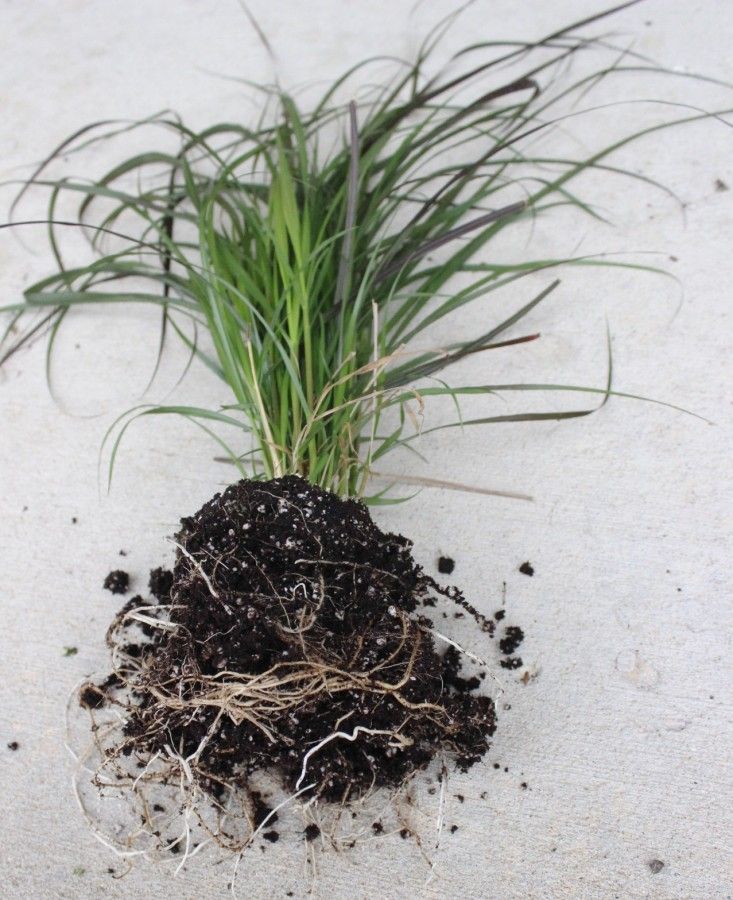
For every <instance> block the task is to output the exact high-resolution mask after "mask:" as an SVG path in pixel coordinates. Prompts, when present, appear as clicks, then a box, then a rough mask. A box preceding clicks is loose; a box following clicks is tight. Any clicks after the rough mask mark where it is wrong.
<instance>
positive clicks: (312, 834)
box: [303, 822, 321, 842]
mask: <svg viewBox="0 0 733 900" xmlns="http://www.w3.org/2000/svg"><path fill="white" fill-rule="evenodd" d="M320 833H321V829H320V828H319V827H318V826H317V825H316V823H315V822H311V823H310V825H307V826H306V828H305V831H304V832H303V835H304V836H305V839H306V840H307V841H309V842H310V841H315V839H316V838H317V837H318V835H319V834H320Z"/></svg>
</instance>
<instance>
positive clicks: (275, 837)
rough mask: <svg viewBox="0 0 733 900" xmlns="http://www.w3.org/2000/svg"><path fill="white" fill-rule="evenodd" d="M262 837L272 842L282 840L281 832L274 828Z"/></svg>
mask: <svg viewBox="0 0 733 900" xmlns="http://www.w3.org/2000/svg"><path fill="white" fill-rule="evenodd" d="M262 837H263V838H264V839H265V840H266V841H269V842H270V843H271V844H276V843H277V842H278V841H279V840H280V832H279V831H275V830H274V829H272V830H271V831H265V832H264V833H263V835H262Z"/></svg>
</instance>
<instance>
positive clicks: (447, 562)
mask: <svg viewBox="0 0 733 900" xmlns="http://www.w3.org/2000/svg"><path fill="white" fill-rule="evenodd" d="M455 567H456V562H455V560H454V559H451V558H450V556H441V557H439V558H438V571H439V572H440V574H441V575H450V574H451V572H452V571H453V569H455Z"/></svg>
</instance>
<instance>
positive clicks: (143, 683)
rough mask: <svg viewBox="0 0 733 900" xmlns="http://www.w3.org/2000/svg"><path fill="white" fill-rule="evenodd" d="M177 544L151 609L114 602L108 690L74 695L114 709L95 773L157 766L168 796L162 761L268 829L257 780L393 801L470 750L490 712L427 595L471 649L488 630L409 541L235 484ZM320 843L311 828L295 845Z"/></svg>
mask: <svg viewBox="0 0 733 900" xmlns="http://www.w3.org/2000/svg"><path fill="white" fill-rule="evenodd" d="M176 543H177V545H178V547H179V550H178V553H177V558H176V563H175V567H174V569H173V572H167V571H166V570H165V569H156V570H154V571H153V572H152V573H151V579H150V590H151V592H152V593H153V594H154V595H155V596H156V598H157V599H158V600H165V601H166V602H165V603H161V604H160V605H157V604H153V605H152V606H151V605H147V606H146V609H145V613H144V617H143V616H140V615H139V614H138V613H137V612H136V610H137V609H138V608H139V607H140V606H141V605H143V606H145V605H146V604H145V601H142V602H141V600H142V598H139V597H135V598H133V599H132V600H130V601H129V602H128V603H126V604H125V606H124V607H123V608H122V609H121V610H120V612H119V613H118V615H117V617H116V619H115V621H114V622H113V625H112V627H111V628H110V630H109V632H108V643H109V645H110V647H111V648H112V650H113V651H114V659H115V660H116V661H117V667H116V668H115V671H114V672H113V674H112V676H111V678H112V679H113V681H111V682H110V680H109V679H108V680H107V682H104V683H103V685H102V686H97V685H94V684H92V683H91V682H87V683H86V684H85V685H84V686H83V687H82V689H81V691H80V695H79V700H80V703H81V705H82V706H85V707H86V708H88V709H90V710H95V709H97V708H98V707H99V706H100V705H103V704H105V703H106V702H108V701H110V700H112V699H113V700H114V702H115V704H116V707H115V708H120V709H121V710H124V713H125V715H124V725H122V726H120V728H119V729H118V732H119V733H117V734H116V736H115V737H114V739H112V738H110V740H109V744H108V745H107V748H106V751H105V752H106V761H105V762H106V765H108V766H109V770H110V771H115V772H117V771H119V770H120V768H122V767H124V766H125V761H126V760H127V765H128V767H129V766H131V765H137V764H138V763H142V764H143V766H144V765H145V764H147V762H149V760H151V759H152V758H153V757H156V758H157V759H159V760H160V759H165V760H166V761H168V760H169V761H170V762H167V765H168V770H167V774H166V775H165V776H163V777H165V778H168V779H169V783H170V784H173V785H175V784H178V783H180V779H181V778H182V777H183V773H182V770H181V768H180V763H179V762H177V759H178V756H179V757H180V758H181V759H183V760H187V759H188V760H194V762H192V763H191V764H190V771H189V770H188V764H186V773H185V777H186V779H189V780H190V779H191V778H192V779H193V781H194V783H195V785H196V787H197V788H198V789H200V792H201V793H202V794H203V795H208V796H209V797H210V798H211V799H212V800H213V801H214V802H215V803H216V804H218V805H220V806H223V807H226V806H227V803H228V802H229V800H230V799H232V800H236V799H238V798H240V797H241V796H245V797H248V798H249V805H250V813H249V816H250V818H251V820H253V821H254V823H255V826H256V825H258V824H260V823H262V822H263V820H264V819H265V818H266V817H268V818H267V821H268V824H269V823H270V822H273V821H274V820H275V818H276V817H274V816H272V815H270V809H269V807H267V805H266V804H265V803H264V801H263V800H262V798H261V797H260V796H259V794H257V792H256V791H255V790H254V788H253V784H252V781H251V779H252V776H253V775H254V774H255V773H267V774H268V776H272V777H274V778H275V779H276V781H277V782H278V783H279V785H280V786H281V787H282V788H283V790H284V791H285V792H287V793H288V794H293V793H295V792H297V791H299V790H301V789H303V788H305V787H306V786H310V787H309V789H308V793H307V794H306V795H305V796H306V798H310V797H313V796H317V797H318V798H320V799H321V800H324V801H330V802H338V803H340V802H348V801H351V800H356V799H358V798H360V797H362V796H364V795H365V794H367V793H368V792H370V791H371V790H373V789H374V788H379V787H387V788H395V787H398V786H400V785H401V784H402V783H403V782H404V781H405V779H407V778H409V777H410V776H411V775H412V774H413V773H414V772H416V771H419V770H421V769H424V768H425V767H426V766H427V765H428V764H429V763H430V762H431V761H432V760H433V759H434V758H435V757H436V756H437V755H438V754H440V753H443V752H447V753H448V754H450V756H451V758H452V759H453V760H454V762H455V764H456V765H457V766H458V767H459V768H460V769H461V770H462V771H466V770H467V769H469V768H470V767H471V766H472V765H474V764H475V763H476V762H478V761H479V760H480V759H481V758H482V757H483V755H484V754H485V753H486V751H487V750H488V748H489V746H490V737H491V736H492V735H493V733H494V731H495V729H496V715H495V708H494V703H493V701H492V699H491V698H490V697H488V696H485V695H483V694H480V693H478V692H477V691H478V689H479V687H480V686H481V685H482V681H481V679H480V678H477V677H475V676H473V675H472V676H471V677H464V676H463V675H462V674H461V667H462V665H463V663H464V661H465V657H464V656H463V655H462V654H460V653H459V652H458V651H457V650H456V648H454V647H452V646H451V647H449V648H448V650H447V652H443V650H444V648H445V642H443V641H442V640H441V641H438V639H437V638H436V637H435V636H434V632H433V625H432V622H431V620H430V619H429V618H428V617H427V616H426V615H424V614H423V613H422V612H421V610H422V609H424V605H423V604H424V600H425V599H426V598H429V597H431V596H433V597H442V598H443V599H444V600H447V601H448V602H451V603H453V604H456V605H457V606H459V607H460V608H461V609H462V610H463V611H464V612H465V613H467V614H468V615H469V616H471V618H472V619H473V620H474V622H475V623H476V625H477V626H478V629H477V631H478V633H479V635H480V634H481V633H482V632H483V633H488V634H491V633H492V632H493V629H494V622H493V621H491V620H488V619H486V618H485V617H483V616H482V615H481V614H480V613H479V612H478V611H477V610H476V609H475V608H474V607H473V606H472V605H471V604H470V603H469V602H468V601H467V600H466V599H465V598H464V597H463V595H462V594H461V592H460V591H458V590H457V589H456V588H454V587H450V588H446V587H443V586H441V585H440V584H438V583H437V582H436V581H435V580H433V579H432V578H431V577H430V576H428V575H427V574H425V572H424V571H423V570H422V568H421V567H420V566H419V565H418V564H417V563H416V562H415V561H414V559H413V557H412V544H411V542H410V541H409V540H408V539H407V538H405V537H403V536H401V535H399V534H389V533H384V532H382V531H381V530H380V529H379V528H378V527H377V525H376V524H375V523H374V521H373V520H372V518H371V516H370V514H369V511H368V509H367V507H366V506H364V505H363V504H362V503H359V502H356V501H353V500H343V499H340V498H339V497H337V496H335V495H334V494H331V493H330V492H327V491H324V490H321V489H320V488H318V487H315V486H313V485H311V484H310V483H308V482H307V481H305V480H303V479H301V478H298V477H296V476H286V477H283V478H279V479H274V480H272V481H266V482H254V481H240V482H238V483H237V484H234V485H232V486H231V487H229V488H227V490H226V491H224V492H223V493H222V494H217V495H215V496H214V497H213V498H212V499H211V500H210V501H209V502H208V503H206V504H205V505H204V506H203V507H202V508H201V509H200V510H199V512H198V513H196V515H194V516H191V517H187V518H184V519H182V520H181V530H180V531H179V532H178V534H177V535H176ZM451 567H452V561H451ZM118 575H124V576H125V580H124V585H125V589H126V587H127V575H126V573H110V576H108V580H109V579H111V578H112V576H118ZM117 583H118V582H117V578H115V579H114V580H113V584H115V585H116V584H117ZM105 586H106V587H107V586H108V585H107V582H105ZM108 589H112V588H111V587H109V588H108ZM476 646H480V641H477V642H476ZM439 651H440V652H439ZM469 665H472V664H470V663H469ZM117 704H119V707H118V706H117ZM120 718H122V717H121V716H120ZM170 747H175V748H176V752H177V756H172V755H171V753H170V752H169V748H170ZM133 761H134V762H133ZM143 772H144V769H143ZM146 777H147V775H145V774H143V776H142V778H141V779H140V780H139V786H140V788H142V787H144V784H145V778H146ZM150 777H151V782H152V780H153V778H155V779H160V778H161V774H160V772H158V771H157V769H156V771H155V774H154V775H151V776H150ZM319 833H320V831H319V829H318V826H316V825H309V826H308V828H306V830H305V837H306V840H314V839H315V837H317V836H318V834H319Z"/></svg>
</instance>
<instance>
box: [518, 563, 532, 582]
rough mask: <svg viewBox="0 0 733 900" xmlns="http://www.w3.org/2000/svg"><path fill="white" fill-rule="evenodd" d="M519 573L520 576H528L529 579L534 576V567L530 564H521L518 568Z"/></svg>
mask: <svg viewBox="0 0 733 900" xmlns="http://www.w3.org/2000/svg"><path fill="white" fill-rule="evenodd" d="M519 571H520V572H521V573H522V575H529V577H530V578H531V577H532V576H533V575H534V566H533V565H532V563H530V562H523V563H522V565H521V566H520V567H519Z"/></svg>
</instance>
